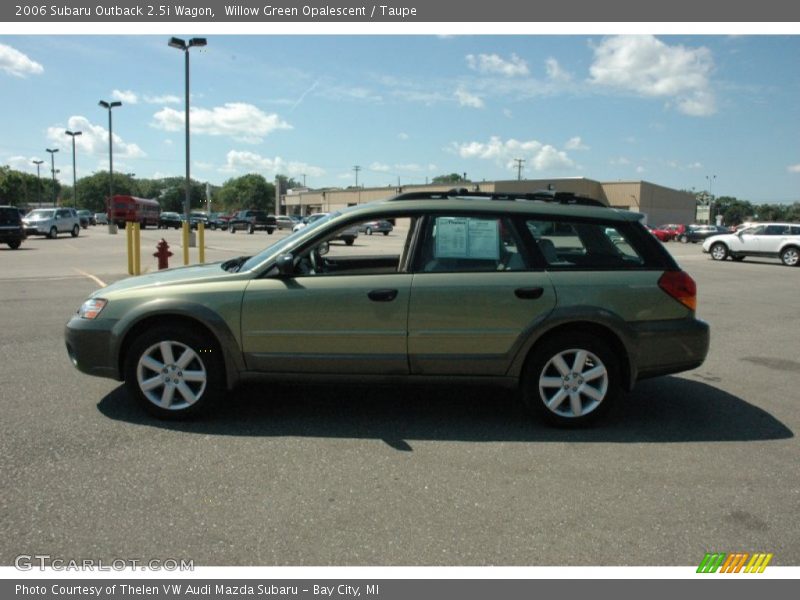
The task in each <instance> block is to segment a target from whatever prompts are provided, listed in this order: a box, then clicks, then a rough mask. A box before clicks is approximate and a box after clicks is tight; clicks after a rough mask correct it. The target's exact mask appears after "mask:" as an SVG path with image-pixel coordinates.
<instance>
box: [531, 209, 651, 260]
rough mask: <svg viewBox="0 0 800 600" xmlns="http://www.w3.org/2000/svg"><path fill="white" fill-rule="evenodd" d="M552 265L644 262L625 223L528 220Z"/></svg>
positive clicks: (532, 233)
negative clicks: (619, 224)
mask: <svg viewBox="0 0 800 600" xmlns="http://www.w3.org/2000/svg"><path fill="white" fill-rule="evenodd" d="M526 226H527V229H528V231H529V232H530V233H531V235H532V236H533V238H534V240H535V242H536V243H535V246H536V248H537V249H538V251H539V253H540V254H541V255H542V257H543V259H544V262H545V263H546V264H547V266H548V268H554V269H572V270H582V269H625V268H636V267H641V266H644V264H645V261H644V259H643V257H642V256H641V255H640V254H639V252H638V251H637V250H636V247H635V245H634V244H633V243H632V241H631V240H630V239H629V233H628V232H627V230H626V228H625V227H621V226H617V225H611V224H609V225H603V224H600V223H583V222H574V223H570V222H566V221H536V220H528V221H527V222H526Z"/></svg>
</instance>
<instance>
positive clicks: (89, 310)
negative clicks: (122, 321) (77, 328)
mask: <svg viewBox="0 0 800 600" xmlns="http://www.w3.org/2000/svg"><path fill="white" fill-rule="evenodd" d="M106 304H108V300H104V299H103V298H89V299H88V300H87V301H86V302H84V303H83V304H81V307H80V308H79V309H78V316H79V317H80V318H81V319H90V320H91V319H96V318H97V315H99V314H100V311H102V310H103V309H104V308H105V306H106Z"/></svg>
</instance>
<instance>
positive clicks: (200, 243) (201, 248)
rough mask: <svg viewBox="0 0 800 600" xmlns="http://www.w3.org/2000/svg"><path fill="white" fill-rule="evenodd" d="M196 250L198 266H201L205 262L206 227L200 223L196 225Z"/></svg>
mask: <svg viewBox="0 0 800 600" xmlns="http://www.w3.org/2000/svg"><path fill="white" fill-rule="evenodd" d="M197 248H198V253H199V255H200V264H203V263H204V262H206V226H205V223H203V222H202V221H200V222H199V223H198V224H197Z"/></svg>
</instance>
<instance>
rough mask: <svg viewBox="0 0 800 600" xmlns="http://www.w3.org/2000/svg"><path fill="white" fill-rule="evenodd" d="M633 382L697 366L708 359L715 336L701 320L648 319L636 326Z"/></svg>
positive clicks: (634, 330) (634, 331) (632, 354)
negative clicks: (712, 338) (709, 349)
mask: <svg viewBox="0 0 800 600" xmlns="http://www.w3.org/2000/svg"><path fill="white" fill-rule="evenodd" d="M633 337H634V340H633V343H634V348H633V352H632V353H631V356H632V361H631V362H632V367H633V371H634V372H633V373H631V375H632V378H631V379H632V381H638V380H640V379H647V378H650V377H657V376H660V375H669V374H671V373H680V372H682V371H688V370H691V369H696V368H697V367H699V366H700V365H702V364H703V362H704V361H705V359H706V356H707V355H708V348H709V344H710V339H711V332H710V328H709V326H708V323H706V322H705V321H702V320H700V319H695V318H687V319H670V320H665V321H648V322H645V323H641V324H634V326H633Z"/></svg>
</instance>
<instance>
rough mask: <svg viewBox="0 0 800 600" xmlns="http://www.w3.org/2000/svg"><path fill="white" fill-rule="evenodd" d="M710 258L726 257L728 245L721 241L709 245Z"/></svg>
mask: <svg viewBox="0 0 800 600" xmlns="http://www.w3.org/2000/svg"><path fill="white" fill-rule="evenodd" d="M710 252H711V258H713V259H714V260H725V259H726V258H728V247H727V246H726V245H725V244H723V243H722V242H717V243H716V244H712V246H711V250H710Z"/></svg>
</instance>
